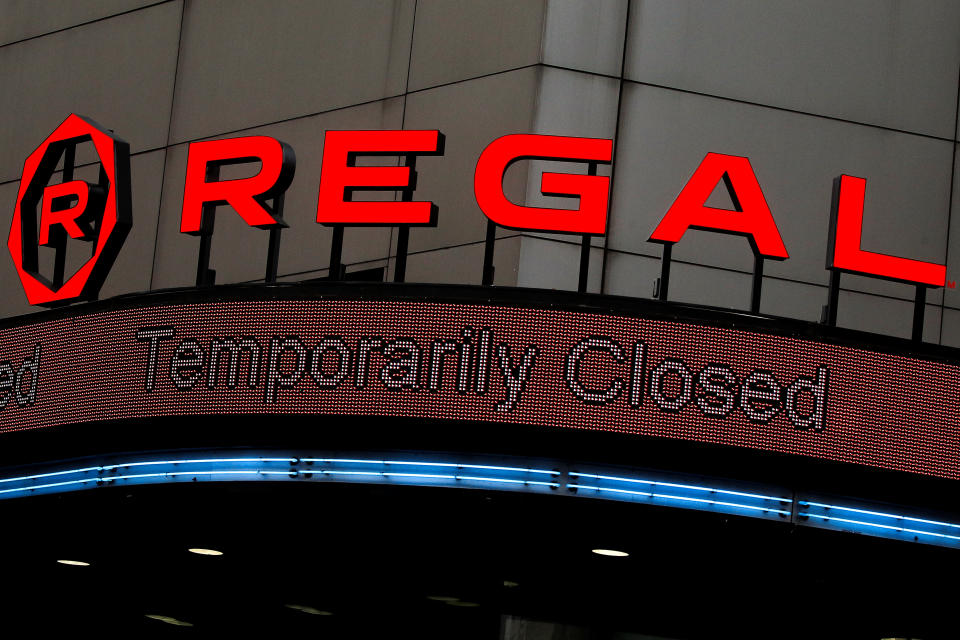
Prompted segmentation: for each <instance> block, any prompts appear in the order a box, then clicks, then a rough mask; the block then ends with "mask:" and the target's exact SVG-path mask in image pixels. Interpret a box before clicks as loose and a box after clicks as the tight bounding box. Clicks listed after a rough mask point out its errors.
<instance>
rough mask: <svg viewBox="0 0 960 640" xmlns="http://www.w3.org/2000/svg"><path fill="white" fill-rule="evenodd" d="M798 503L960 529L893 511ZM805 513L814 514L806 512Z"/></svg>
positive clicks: (802, 501)
mask: <svg viewBox="0 0 960 640" xmlns="http://www.w3.org/2000/svg"><path fill="white" fill-rule="evenodd" d="M797 504H799V505H800V506H802V507H805V506H810V507H822V508H824V509H839V510H841V511H851V512H853V513H862V514H864V515H868V516H879V517H881V518H894V519H896V520H909V521H910V522H922V523H923V524H933V525H938V526H941V527H952V528H954V529H960V524H953V523H950V522H940V521H938V520H924V519H923V518H912V517H910V516H898V515H896V514H893V513H882V512H880V511H868V510H866V509H854V508H853V507H839V506H837V505H835V504H823V503H821V502H807V501H806V500H801V501H799V502H798V503H797ZM804 515H813V514H804Z"/></svg>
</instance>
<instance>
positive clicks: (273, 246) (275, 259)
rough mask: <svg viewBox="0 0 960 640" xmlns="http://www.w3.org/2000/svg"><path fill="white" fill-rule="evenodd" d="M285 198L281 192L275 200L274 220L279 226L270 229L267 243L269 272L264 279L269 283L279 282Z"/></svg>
mask: <svg viewBox="0 0 960 640" xmlns="http://www.w3.org/2000/svg"><path fill="white" fill-rule="evenodd" d="M283 196H284V193H282V192H281V193H280V194H279V195H278V196H277V197H275V198H274V199H273V219H274V220H276V221H277V222H278V223H279V224H278V225H277V226H275V227H270V239H269V240H268V241H267V243H268V244H267V270H266V274H265V275H264V277H263V279H264V280H265V281H266V282H267V283H274V282H276V281H277V265H278V264H279V263H280V233H281V232H282V231H283V227H284V226H286V225H284V223H283Z"/></svg>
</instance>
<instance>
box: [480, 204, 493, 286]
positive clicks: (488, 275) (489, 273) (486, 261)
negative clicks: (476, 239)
mask: <svg viewBox="0 0 960 640" xmlns="http://www.w3.org/2000/svg"><path fill="white" fill-rule="evenodd" d="M496 238H497V225H495V224H494V223H493V220H487V238H486V240H484V245H483V281H482V283H481V284H483V286H485V287H489V286H490V285H492V284H493V243H494V241H495V240H496Z"/></svg>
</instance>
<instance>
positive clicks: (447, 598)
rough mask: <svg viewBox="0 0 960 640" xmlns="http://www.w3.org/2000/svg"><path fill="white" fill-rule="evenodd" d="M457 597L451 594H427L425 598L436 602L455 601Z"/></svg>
mask: <svg viewBox="0 0 960 640" xmlns="http://www.w3.org/2000/svg"><path fill="white" fill-rule="evenodd" d="M459 599H460V598H455V597H453V596H427V600H436V601H437V602H456V601H457V600H459Z"/></svg>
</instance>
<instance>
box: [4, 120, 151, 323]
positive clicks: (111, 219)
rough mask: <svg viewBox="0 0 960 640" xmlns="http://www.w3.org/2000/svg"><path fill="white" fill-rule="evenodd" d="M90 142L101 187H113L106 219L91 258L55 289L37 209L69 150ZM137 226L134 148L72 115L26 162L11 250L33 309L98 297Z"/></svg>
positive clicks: (106, 204) (107, 198) (107, 200)
mask: <svg viewBox="0 0 960 640" xmlns="http://www.w3.org/2000/svg"><path fill="white" fill-rule="evenodd" d="M85 141H91V142H93V145H94V148H95V149H96V152H97V155H98V156H99V159H100V166H101V172H100V173H101V183H102V182H103V181H106V182H107V183H108V184H107V188H106V189H105V191H106V194H105V201H104V206H103V217H102V219H101V220H100V223H99V225H97V227H96V229H95V233H96V237H95V238H94V239H93V242H95V245H94V249H93V251H92V255H91V257H90V258H89V259H87V260H86V261H85V262H84V263H83V265H82V266H81V267H80V268H79V269H77V271H76V272H75V273H74V274H73V275H71V276H70V278H69V279H67V280H66V281H64V282H63V284H62V285H61V286H60V287H54V283H52V282H51V281H50V280H49V279H47V278H46V277H44V276H43V275H41V274H40V272H39V265H38V262H39V259H38V254H39V235H38V232H37V213H36V207H37V205H38V203H39V202H40V199H41V196H42V194H43V190H44V189H45V188H46V186H47V182H48V181H49V179H50V177H51V176H52V175H53V174H54V173H55V171H56V168H57V164H58V163H59V160H60V156H61V155H62V154H63V152H64V150H65V149H66V148H67V147H68V146H71V145H76V144H78V143H80V142H85ZM101 186H102V184H101ZM132 226H133V215H132V196H131V192H130V145H129V144H127V142H126V141H124V140H122V139H121V138H118V137H117V136H115V135H114V134H113V133H112V132H111V131H109V130H107V129H105V128H104V127H102V126H100V125H99V124H97V123H96V122H94V121H93V120H90V119H89V118H86V117H84V116H79V115H77V114H70V116H69V117H67V119H66V120H64V121H63V122H62V123H61V124H60V126H58V127H57V128H56V129H55V130H54V131H53V133H51V134H50V135H49V136H47V138H46V139H45V140H44V141H43V142H42V143H41V144H40V146H39V147H37V149H36V150H35V151H34V152H33V153H31V154H30V155H29V156H28V157H27V159H26V160H25V161H24V164H23V175H22V176H21V178H20V188H19V191H18V192H17V203H16V208H15V209H14V214H13V221H12V222H11V225H10V235H9V237H8V239H7V247H8V248H9V250H10V255H11V257H12V258H13V262H14V266H15V267H16V270H17V274H18V275H19V276H20V282H21V284H22V285H23V289H24V292H25V293H26V295H27V300H28V301H29V302H30V304H33V305H41V306H57V305H62V304H68V303H70V302H75V301H78V300H94V299H96V297H97V295H98V294H99V292H100V288H101V287H102V286H103V283H104V281H105V280H106V277H107V274H108V273H109V272H110V268H111V267H112V266H113V263H114V261H115V260H116V258H117V255H118V254H119V253H120V248H121V247H122V246H123V242H124V240H125V239H126V237H127V234H128V233H129V232H130V229H131V228H132Z"/></svg>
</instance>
